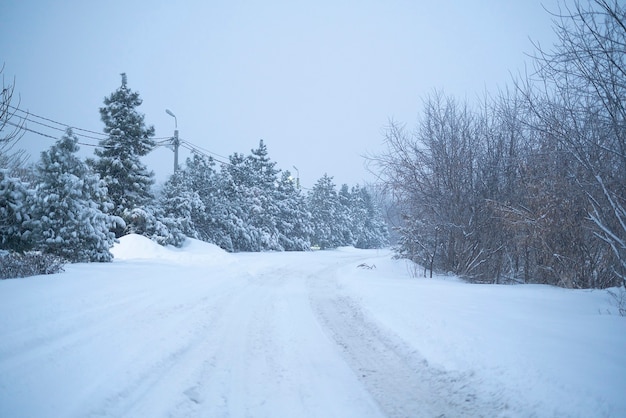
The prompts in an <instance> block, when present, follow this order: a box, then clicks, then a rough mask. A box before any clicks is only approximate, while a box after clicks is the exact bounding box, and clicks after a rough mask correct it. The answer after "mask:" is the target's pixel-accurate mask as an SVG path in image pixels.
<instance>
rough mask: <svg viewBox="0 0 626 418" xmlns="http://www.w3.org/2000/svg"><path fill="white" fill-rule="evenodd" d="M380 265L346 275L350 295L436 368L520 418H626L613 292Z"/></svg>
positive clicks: (625, 343)
mask: <svg viewBox="0 0 626 418" xmlns="http://www.w3.org/2000/svg"><path fill="white" fill-rule="evenodd" d="M373 263H376V264H377V266H376V267H377V268H376V270H363V269H351V270H346V271H345V272H344V274H343V275H342V277H343V280H342V281H341V283H342V285H343V286H346V288H347V291H348V293H350V294H353V295H357V297H358V300H360V301H361V302H362V303H363V306H365V307H367V312H368V314H369V315H371V316H372V317H373V318H375V319H376V321H378V322H379V323H380V324H381V325H382V326H383V327H384V328H386V329H389V330H391V331H392V332H393V333H394V334H396V335H398V336H400V337H401V338H402V339H404V340H405V341H408V342H409V344H410V345H411V346H412V347H414V348H415V349H417V350H418V351H419V352H420V353H421V354H422V355H423V356H424V357H425V358H426V359H427V360H428V362H429V363H430V364H433V365H435V366H436V367H440V368H442V369H444V370H452V371H458V372H461V373H468V374H471V375H472V376H474V378H475V379H476V381H477V382H480V386H481V389H480V390H481V391H482V392H483V393H487V394H489V396H491V397H493V398H502V399H509V400H508V401H507V402H508V404H507V407H508V408H509V413H510V414H511V416H524V415H525V412H524V411H526V412H528V411H529V410H534V411H536V412H537V414H538V416H542V415H543V416H607V417H612V416H625V415H624V414H625V413H626V398H625V397H624V396H623V395H624V393H626V392H624V391H625V390H626V376H625V375H624V373H625V371H626V357H625V356H624V350H623V349H624V347H626V318H624V317H621V316H619V315H618V314H617V312H616V309H615V306H613V305H612V304H611V298H610V296H609V295H608V293H607V292H606V291H603V290H569V289H562V288H558V287H553V286H547V285H519V286H503V285H473V284H469V283H465V282H462V281H460V280H459V279H458V278H455V277H436V278H433V279H427V278H422V277H418V278H413V277H411V273H413V272H412V271H410V268H408V267H406V266H405V264H404V262H403V261H398V260H381V259H377V260H372V264H373ZM403 270H404V271H403ZM419 273H420V274H421V273H422V271H419ZM620 347H621V348H620ZM515 393H517V394H518V396H516V397H514V396H511V394H515Z"/></svg>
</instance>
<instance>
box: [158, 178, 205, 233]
mask: <svg viewBox="0 0 626 418" xmlns="http://www.w3.org/2000/svg"><path fill="white" fill-rule="evenodd" d="M159 204H160V207H161V208H162V210H163V213H164V215H165V217H167V218H170V219H172V220H175V221H176V223H177V225H178V229H180V231H181V232H182V233H183V234H184V235H186V236H188V237H191V238H200V233H199V232H198V230H197V228H196V224H195V219H194V218H195V217H196V214H197V213H203V212H204V211H205V207H204V203H203V202H202V200H201V199H200V196H199V195H198V192H197V191H195V190H193V189H192V188H191V187H190V185H189V181H188V178H187V174H186V172H185V171H184V170H177V171H176V172H175V173H174V174H172V175H171V176H170V177H169V179H168V180H167V181H166V182H165V184H164V185H163V189H162V190H161V194H160V196H159Z"/></svg>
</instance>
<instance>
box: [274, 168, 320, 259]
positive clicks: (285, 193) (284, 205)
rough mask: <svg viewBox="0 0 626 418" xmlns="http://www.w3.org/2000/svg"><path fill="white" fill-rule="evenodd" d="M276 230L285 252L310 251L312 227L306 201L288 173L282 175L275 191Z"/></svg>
mask: <svg viewBox="0 0 626 418" xmlns="http://www.w3.org/2000/svg"><path fill="white" fill-rule="evenodd" d="M275 205H276V208H277V210H278V212H277V214H276V229H277V230H278V236H279V244H280V246H281V248H282V249H284V250H285V251H306V250H310V249H311V234H312V233H313V226H312V223H311V213H310V212H309V210H308V207H307V204H306V199H305V198H304V196H303V195H302V193H301V192H300V189H298V188H297V187H296V185H295V184H294V181H293V178H292V177H291V175H290V173H289V171H285V172H283V173H282V176H281V179H280V181H279V183H278V186H277V189H276V202H275Z"/></svg>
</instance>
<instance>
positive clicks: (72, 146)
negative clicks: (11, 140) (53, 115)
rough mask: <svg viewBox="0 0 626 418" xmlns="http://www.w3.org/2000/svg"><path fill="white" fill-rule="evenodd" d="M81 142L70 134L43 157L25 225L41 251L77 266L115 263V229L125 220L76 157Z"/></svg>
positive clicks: (96, 178)
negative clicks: (113, 228)
mask: <svg viewBox="0 0 626 418" xmlns="http://www.w3.org/2000/svg"><path fill="white" fill-rule="evenodd" d="M77 142H78V138H77V137H76V136H75V135H74V134H73V133H72V130H71V129H68V130H67V131H66V133H65V135H63V136H62V137H61V139H59V140H58V141H57V142H56V144H54V145H53V146H52V147H51V148H50V150H48V151H44V152H42V153H41V160H40V161H39V163H38V164H37V185H36V187H35V192H34V194H33V198H32V203H31V205H30V211H31V213H32V219H30V220H29V221H27V222H26V223H25V225H26V226H27V227H28V228H29V229H30V230H31V231H32V236H33V241H34V242H35V243H36V247H37V248H38V249H40V250H42V251H43V252H46V253H50V254H55V255H58V256H61V257H63V258H65V259H67V260H69V261H72V262H88V261H111V259H112V258H113V256H112V254H111V253H110V252H109V248H111V247H112V246H113V243H114V242H115V235H114V234H113V233H112V232H110V229H111V228H112V227H113V226H115V225H116V224H120V225H123V221H122V220H121V219H120V218H118V217H115V216H112V215H109V214H108V213H107V212H108V210H110V209H112V204H111V203H110V202H108V201H107V193H106V188H105V187H104V184H103V182H102V181H101V180H100V179H99V177H98V176H97V175H96V174H94V173H92V172H91V171H90V170H89V168H88V167H87V165H86V164H85V163H83V162H82V161H81V160H80V159H79V158H78V157H77V156H76V155H75V154H76V152H77V151H78V149H79V147H78V145H77Z"/></svg>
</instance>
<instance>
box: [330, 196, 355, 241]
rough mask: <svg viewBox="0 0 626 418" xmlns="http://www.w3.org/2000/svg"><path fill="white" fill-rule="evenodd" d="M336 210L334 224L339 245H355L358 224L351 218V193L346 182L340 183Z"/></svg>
mask: <svg viewBox="0 0 626 418" xmlns="http://www.w3.org/2000/svg"><path fill="white" fill-rule="evenodd" d="M337 202H338V205H337V212H336V214H335V224H336V228H337V233H338V235H337V238H338V239H339V242H338V244H339V245H355V244H356V236H357V235H358V233H359V224H358V223H355V221H354V219H353V213H352V212H353V207H352V203H353V202H352V195H351V194H350V189H349V187H348V185H347V184H343V185H341V188H340V189H339V193H338V194H337Z"/></svg>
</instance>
